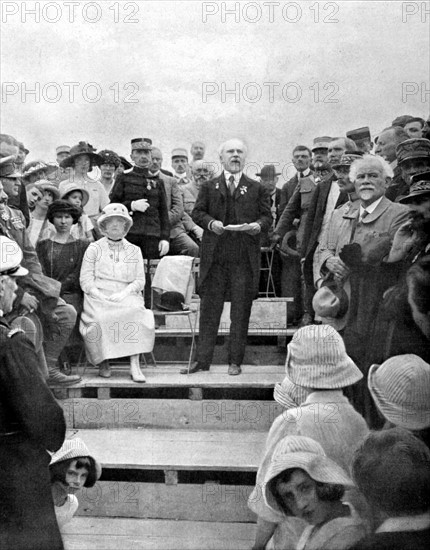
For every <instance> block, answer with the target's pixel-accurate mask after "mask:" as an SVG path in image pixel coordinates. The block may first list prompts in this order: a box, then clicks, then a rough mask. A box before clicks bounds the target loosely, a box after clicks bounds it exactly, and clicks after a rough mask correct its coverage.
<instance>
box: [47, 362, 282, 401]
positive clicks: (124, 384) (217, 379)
mask: <svg viewBox="0 0 430 550" xmlns="http://www.w3.org/2000/svg"><path fill="white" fill-rule="evenodd" d="M185 367H186V365H174V364H173V363H172V364H171V365H162V366H160V367H157V368H154V367H150V366H148V367H147V368H143V369H142V370H143V372H144V374H145V376H146V383H145V384H136V383H135V382H133V380H132V379H131V378H130V374H129V366H128V365H126V364H115V363H112V365H111V369H112V377H111V378H101V377H100V376H98V370H97V369H95V368H94V367H81V368H79V367H78V368H76V369H73V372H75V373H79V374H80V375H81V376H82V381H81V382H79V383H78V384H74V385H73V386H69V387H68V388H64V386H61V385H58V386H52V387H53V388H61V389H66V390H68V391H70V390H74V391H75V390H80V389H83V388H141V389H143V390H144V389H145V388H239V387H247V388H273V387H274V385H275V383H276V382H280V381H282V380H283V378H284V376H285V368H284V367H283V366H282V365H261V366H255V365H243V366H242V374H241V375H240V376H229V375H228V372H227V371H228V365H214V366H211V368H210V370H209V371H206V372H197V373H196V374H190V375H184V374H180V372H179V371H180V370H181V369H183V368H185ZM78 395H79V392H77V391H75V397H77V396H78Z"/></svg>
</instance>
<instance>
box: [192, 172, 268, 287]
mask: <svg viewBox="0 0 430 550" xmlns="http://www.w3.org/2000/svg"><path fill="white" fill-rule="evenodd" d="M242 188H243V189H246V191H243V193H241V191H240V190H241V189H242ZM228 192H229V191H228V189H227V185H226V182H225V177H224V172H223V173H222V174H221V175H220V176H218V177H216V178H214V179H212V180H210V181H208V182H205V183H203V185H202V186H201V187H200V190H199V195H198V197H197V201H196V203H195V205H194V209H193V211H192V213H191V217H192V218H193V220H194V222H195V223H196V224H197V225H199V226H200V227H202V228H203V229H204V232H203V239H202V246H201V255H200V279H199V280H200V287H202V285H203V283H204V281H205V278H206V276H207V274H208V273H209V270H210V267H211V265H212V262H213V261H214V259H215V249H216V247H217V243H218V239H219V236H218V235H216V234H215V233H214V232H213V231H210V230H209V224H210V223H211V222H212V221H215V220H218V221H221V222H223V224H225V221H226V212H227V209H226V206H227V200H226V198H227V193H228ZM234 205H235V216H236V221H237V223H238V224H242V223H252V222H258V223H259V224H260V225H261V230H262V232H264V231H268V229H269V227H270V226H271V224H272V214H271V211H270V199H269V191H268V190H267V189H265V188H264V187H263V186H262V185H261V184H260V183H259V182H258V181H254V180H252V179H250V178H248V177H247V176H245V175H242V178H241V180H240V182H239V185H238V186H237V189H236V192H235V195H234ZM239 238H240V239H241V240H242V245H243V246H244V247H245V248H246V250H247V253H248V257H249V264H250V265H251V266H252V279H253V290H254V293H258V283H259V279H260V256H261V252H260V234H259V235H248V234H246V233H240V234H239Z"/></svg>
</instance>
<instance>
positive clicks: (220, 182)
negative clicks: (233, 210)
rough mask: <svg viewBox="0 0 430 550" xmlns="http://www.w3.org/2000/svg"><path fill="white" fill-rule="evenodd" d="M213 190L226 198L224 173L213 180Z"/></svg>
mask: <svg viewBox="0 0 430 550" xmlns="http://www.w3.org/2000/svg"><path fill="white" fill-rule="evenodd" d="M215 189H217V190H218V191H219V192H220V193H221V196H222V197H223V198H224V199H225V197H226V196H227V184H226V182H225V177H224V172H223V173H222V174H221V175H220V176H218V177H217V178H216V179H215Z"/></svg>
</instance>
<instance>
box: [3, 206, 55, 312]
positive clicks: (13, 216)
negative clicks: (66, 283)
mask: <svg viewBox="0 0 430 550" xmlns="http://www.w3.org/2000/svg"><path fill="white" fill-rule="evenodd" d="M7 212H8V213H9V215H10V218H9V220H2V219H1V218H0V233H3V234H4V235H6V236H7V237H9V238H10V239H12V240H14V241H15V242H17V243H18V245H19V246H20V248H21V250H22V253H23V256H24V259H23V262H22V265H23V266H24V267H25V268H27V269H28V271H29V273H28V275H26V276H25V277H19V278H18V280H17V283H18V285H19V289H18V292H17V299H16V300H15V303H14V311H18V310H19V304H20V300H21V298H22V295H23V294H24V292H29V293H31V294H34V295H35V296H36V298H37V299H38V300H39V302H40V308H39V310H38V313H42V314H44V315H45V316H47V317H48V318H49V317H50V316H51V313H52V311H53V309H54V308H55V307H56V306H57V302H58V298H59V296H60V291H61V283H59V282H58V281H55V280H54V279H51V278H50V277H47V276H46V275H44V273H43V271H42V266H41V265H40V261H39V258H38V256H37V254H36V250H35V248H34V246H33V245H32V244H31V242H30V239H29V237H28V233H27V230H26V229H25V219H24V216H23V214H22V212H20V211H19V210H15V209H14V208H9V207H7Z"/></svg>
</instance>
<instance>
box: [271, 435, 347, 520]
mask: <svg viewBox="0 0 430 550" xmlns="http://www.w3.org/2000/svg"><path fill="white" fill-rule="evenodd" d="M292 469H300V470H304V471H305V472H306V473H307V474H308V475H309V477H311V478H312V479H313V480H314V481H319V482H320V483H330V484H334V485H343V486H346V487H348V486H350V487H353V486H354V483H353V481H352V480H351V479H350V477H349V476H348V475H347V473H346V472H345V471H344V469H343V468H341V467H340V466H339V465H338V464H336V462H334V460H331V458H328V456H326V454H325V452H324V449H323V448H322V446H321V445H320V444H319V443H318V442H317V441H314V440H313V439H311V438H310V437H304V436H301V435H289V436H287V437H284V438H283V439H281V440H280V441H279V443H278V444H277V445H276V447H275V449H274V451H273V454H272V457H271V459H270V465H269V468H268V470H267V474H266V477H265V479H264V489H263V498H264V501H265V503H266V504H267V506H269V507H270V508H271V509H272V510H273V511H275V512H277V513H279V512H280V510H279V507H278V505H277V503H276V500H275V497H274V496H273V495H272V493H271V491H270V485H269V484H270V481H271V480H272V479H273V478H274V477H276V476H277V475H278V474H280V473H281V472H283V471H285V470H292Z"/></svg>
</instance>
